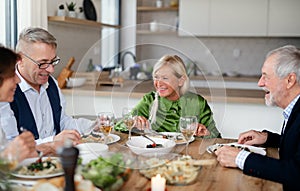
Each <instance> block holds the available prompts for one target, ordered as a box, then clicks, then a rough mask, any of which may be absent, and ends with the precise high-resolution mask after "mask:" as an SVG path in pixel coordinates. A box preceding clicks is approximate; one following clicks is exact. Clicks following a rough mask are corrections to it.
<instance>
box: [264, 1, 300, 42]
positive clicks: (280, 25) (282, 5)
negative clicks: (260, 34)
mask: <svg viewBox="0 0 300 191" xmlns="http://www.w3.org/2000/svg"><path fill="white" fill-rule="evenodd" d="M299 18H300V1H299V0H269V24H268V36H291V37H299V36H300V22H299Z"/></svg>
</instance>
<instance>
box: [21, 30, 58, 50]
mask: <svg viewBox="0 0 300 191" xmlns="http://www.w3.org/2000/svg"><path fill="white" fill-rule="evenodd" d="M37 42H41V43H45V44H48V45H51V46H52V47H53V48H56V47H57V43H56V38H55V37H54V36H53V35H52V34H50V33H49V32H48V31H47V30H45V29H42V28H34V27H29V28H25V29H24V30H22V31H21V33H20V35H19V40H18V43H17V46H16V51H17V52H22V51H24V50H25V49H27V48H28V47H27V45H30V44H33V43H37Z"/></svg>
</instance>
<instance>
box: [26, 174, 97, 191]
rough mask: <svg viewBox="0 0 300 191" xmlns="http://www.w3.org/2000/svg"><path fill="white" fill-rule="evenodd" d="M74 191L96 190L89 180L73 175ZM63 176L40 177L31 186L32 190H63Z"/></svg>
mask: <svg viewBox="0 0 300 191" xmlns="http://www.w3.org/2000/svg"><path fill="white" fill-rule="evenodd" d="M74 179H75V189H76V191H96V190H97V189H96V187H95V186H94V185H93V183H92V182H91V181H90V180H84V179H83V178H82V177H81V176H80V175H75V178H74ZM64 187H65V178H64V176H60V177H57V178H51V179H41V180H38V181H37V183H36V184H35V185H34V186H33V189H32V190H33V191H63V190H64Z"/></svg>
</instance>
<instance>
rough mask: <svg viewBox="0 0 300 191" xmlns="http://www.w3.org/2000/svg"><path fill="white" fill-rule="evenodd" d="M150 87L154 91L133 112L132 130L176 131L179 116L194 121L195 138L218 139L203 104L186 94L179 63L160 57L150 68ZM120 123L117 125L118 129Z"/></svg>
mask: <svg viewBox="0 0 300 191" xmlns="http://www.w3.org/2000/svg"><path fill="white" fill-rule="evenodd" d="M152 77H153V84H154V87H155V89H156V91H152V92H149V93H147V94H145V95H144V96H143V98H142V99H141V100H140V101H139V103H138V104H137V105H136V106H135V108H134V110H136V111H137V112H138V120H137V123H136V127H138V128H139V129H143V128H147V127H149V126H150V125H149V121H150V123H151V128H152V129H155V130H157V131H160V132H176V131H178V122H179V118H180V116H187V115H194V116H197V118H198V128H197V131H196V133H195V135H196V136H204V137H205V138H215V137H221V135H220V133H219V131H218V129H217V128H216V125H215V121H214V119H213V114H212V111H211V110H210V107H209V105H208V103H207V101H206V100H205V99H204V98H203V97H202V96H201V95H198V94H195V93H192V92H189V91H188V89H189V83H190V82H189V77H188V76H187V72H186V68H185V65H184V63H183V61H182V59H181V58H180V57H178V56H176V55H166V56H163V57H162V58H161V59H160V60H159V61H158V62H157V63H156V64H155V66H154V68H153V72H152ZM121 126H123V124H122V123H119V124H117V126H116V129H118V127H121Z"/></svg>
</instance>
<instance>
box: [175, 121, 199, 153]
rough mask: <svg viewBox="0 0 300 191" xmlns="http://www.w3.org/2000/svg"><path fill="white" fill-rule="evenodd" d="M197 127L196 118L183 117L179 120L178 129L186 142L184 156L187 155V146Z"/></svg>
mask: <svg viewBox="0 0 300 191" xmlns="http://www.w3.org/2000/svg"><path fill="white" fill-rule="evenodd" d="M197 127H198V121H197V117H196V116H185V117H180V119H179V128H180V132H181V133H182V135H183V137H184V139H185V141H186V155H188V146H189V142H190V141H191V138H192V136H193V135H194V133H195V131H196V130H197Z"/></svg>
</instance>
